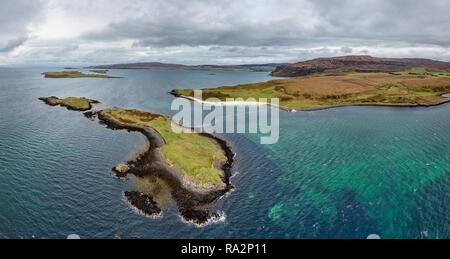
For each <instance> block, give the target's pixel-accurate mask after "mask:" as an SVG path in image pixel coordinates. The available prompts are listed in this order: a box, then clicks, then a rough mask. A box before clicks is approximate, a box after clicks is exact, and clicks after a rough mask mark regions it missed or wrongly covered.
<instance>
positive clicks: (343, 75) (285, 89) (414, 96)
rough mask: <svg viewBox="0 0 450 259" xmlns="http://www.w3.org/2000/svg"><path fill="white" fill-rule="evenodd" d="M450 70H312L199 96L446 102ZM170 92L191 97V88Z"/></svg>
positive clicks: (308, 105)
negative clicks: (329, 71)
mask: <svg viewBox="0 0 450 259" xmlns="http://www.w3.org/2000/svg"><path fill="white" fill-rule="evenodd" d="M447 92H450V73H448V72H447V71H432V72H430V71H428V70H427V69H425V68H414V69H411V70H407V71H400V72H389V73H383V72H378V73H367V72H366V73H360V72H356V71H352V72H339V73H315V74H312V75H307V76H298V77H293V78H289V79H280V80H272V81H268V82H263V83H255V84H243V85H237V86H223V87H218V88H210V89H203V99H204V100H205V99H207V98H210V97H216V98H218V99H220V100H222V101H225V100H226V98H244V100H245V99H247V98H250V97H253V98H279V99H280V106H283V107H286V108H290V109H304V110H308V109H323V108H327V107H334V106H342V105H388V106H431V105H437V104H441V103H444V102H448V101H449V99H448V98H444V97H442V96H440V95H442V94H444V93H447ZM174 93H176V94H179V95H182V96H188V97H193V90H175V91H174Z"/></svg>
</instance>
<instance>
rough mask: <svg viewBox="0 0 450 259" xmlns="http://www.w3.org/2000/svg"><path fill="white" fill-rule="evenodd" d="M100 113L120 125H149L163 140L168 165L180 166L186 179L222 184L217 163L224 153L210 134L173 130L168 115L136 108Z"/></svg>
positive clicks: (220, 164) (224, 160) (219, 163)
mask: <svg viewBox="0 0 450 259" xmlns="http://www.w3.org/2000/svg"><path fill="white" fill-rule="evenodd" d="M101 113H102V115H103V116H105V117H106V118H107V119H109V120H113V121H115V122H117V123H120V124H122V125H128V126H139V127H151V128H153V129H155V130H156V131H157V132H158V133H159V134H161V136H162V137H163V139H164V141H165V143H166V144H165V145H164V146H163V147H162V152H163V153H164V155H165V157H166V158H167V162H168V163H169V165H170V166H172V165H175V166H177V167H178V168H180V169H182V170H183V171H184V172H185V173H186V176H187V178H188V179H190V180H192V181H195V182H198V183H202V184H217V185H221V184H222V177H223V172H222V171H221V170H220V167H221V166H222V165H223V164H225V163H226V161H227V157H226V156H225V154H224V153H223V151H222V150H221V149H220V148H219V147H217V146H216V145H215V144H214V143H213V142H211V140H210V139H209V138H206V137H203V136H200V135H198V134H190V133H181V134H176V133H174V132H173V131H172V129H171V123H170V120H169V118H167V117H166V116H165V115H162V114H153V113H148V112H142V111H139V110H133V109H131V110H103V111H101Z"/></svg>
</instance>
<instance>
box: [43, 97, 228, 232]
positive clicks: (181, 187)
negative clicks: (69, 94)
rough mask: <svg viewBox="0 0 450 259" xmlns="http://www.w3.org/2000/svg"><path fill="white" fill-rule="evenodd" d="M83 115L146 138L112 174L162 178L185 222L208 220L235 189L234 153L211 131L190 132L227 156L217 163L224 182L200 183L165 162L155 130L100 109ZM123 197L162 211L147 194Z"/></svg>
mask: <svg viewBox="0 0 450 259" xmlns="http://www.w3.org/2000/svg"><path fill="white" fill-rule="evenodd" d="M44 101H45V100H44ZM46 103H47V102H46ZM47 104H48V103H47ZM83 114H84V116H85V117H87V118H89V119H91V120H93V121H94V120H96V119H97V120H98V122H99V123H100V124H102V125H105V126H106V127H107V128H109V129H113V130H128V131H130V132H139V133H141V134H142V135H144V136H145V138H146V139H147V141H148V143H149V145H148V147H147V148H146V150H144V151H143V152H142V153H141V154H139V155H137V156H136V158H135V159H133V160H131V161H128V162H127V163H126V164H122V165H119V166H116V167H114V168H112V172H113V173H114V174H115V176H117V177H119V178H124V177H127V176H128V175H133V176H135V177H138V178H141V179H143V178H144V177H149V176H151V177H157V178H158V179H160V180H162V181H164V183H165V184H166V185H167V186H168V187H169V192H170V194H171V198H172V199H173V200H174V201H175V203H176V205H177V207H178V211H179V213H180V215H181V216H182V217H183V218H184V220H186V221H188V222H194V223H196V224H200V225H201V224H204V223H207V222H208V220H209V219H211V218H217V217H218V216H219V215H218V213H217V212H215V210H214V207H215V204H216V201H218V200H219V198H220V197H222V196H223V195H225V194H226V193H227V192H229V191H230V190H232V189H234V187H233V186H232V185H231V183H230V178H231V175H232V167H233V163H234V153H233V151H232V148H231V145H230V143H228V142H227V141H226V140H224V139H223V138H221V137H219V136H216V135H213V134H209V133H193V134H199V135H201V136H203V137H207V138H209V139H210V140H211V141H212V142H214V143H215V144H216V145H217V146H218V147H219V148H220V149H221V150H222V151H223V152H224V154H225V156H226V158H227V161H226V162H225V163H224V164H221V165H220V166H221V171H222V172H223V176H222V177H221V179H222V182H223V185H217V184H201V183H196V182H193V181H192V180H189V179H187V178H186V177H185V173H184V172H183V171H182V170H181V169H179V168H178V167H176V166H173V165H171V164H170V163H168V161H167V159H166V157H165V156H164V154H163V153H162V150H161V147H163V146H164V145H165V144H166V143H165V141H164V139H163V137H162V136H161V135H160V134H159V132H157V131H156V130H155V129H153V128H151V127H140V126H130V125H126V124H121V123H118V122H117V121H115V120H111V119H109V118H108V117H107V116H105V115H104V114H103V112H102V110H100V111H96V110H89V111H86V112H84V113H83ZM124 196H125V197H126V199H127V200H128V202H129V203H130V204H131V205H132V206H134V207H135V208H137V209H138V210H139V211H140V212H141V213H143V214H145V215H149V216H150V215H155V214H160V213H161V208H160V207H159V206H158V204H157V203H156V202H155V199H154V197H152V196H151V195H150V194H147V193H141V192H137V191H128V192H125V193H124Z"/></svg>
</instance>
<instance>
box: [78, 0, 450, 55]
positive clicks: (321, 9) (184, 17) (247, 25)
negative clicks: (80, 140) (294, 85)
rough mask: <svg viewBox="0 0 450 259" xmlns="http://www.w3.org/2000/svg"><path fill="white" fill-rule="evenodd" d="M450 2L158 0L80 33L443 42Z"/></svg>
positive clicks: (270, 41) (230, 42)
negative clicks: (143, 11) (134, 13)
mask: <svg viewBox="0 0 450 259" xmlns="http://www.w3.org/2000/svg"><path fill="white" fill-rule="evenodd" d="M264 5H266V6H267V10H265V11H266V12H265V13H264V12H261V13H259V14H258V13H257V12H258V10H260V9H258V6H264ZM271 8H272V10H273V12H270V9H271ZM279 10H283V12H281V13H280V12H279ZM448 10H450V1H445V0H443V1H439V0H436V1H419V0H396V1H390V0H389V1H388V0H384V1H357V0H353V1H350V0H339V1H338V0H330V1H261V2H255V1H239V2H234V1H193V2H191V1H189V4H188V3H187V2H186V1H165V2H159V1H157V3H154V4H149V5H148V10H147V12H146V14H147V15H143V16H139V17H134V18H130V19H127V20H124V21H121V22H117V23H111V24H109V25H108V27H107V28H106V30H102V31H93V32H90V33H88V34H86V35H85V36H84V38H85V39H91V40H117V39H134V40H135V44H134V46H135V47H145V46H151V47H168V46H181V45H187V46H200V45H205V46H208V45H223V46H311V45H314V44H317V43H320V44H324V43H331V42H334V43H341V42H342V43H348V42H354V43H356V44H368V43H371V44H378V43H379V42H380V41H382V42H386V43H389V42H404V43H407V44H434V45H439V46H444V47H448V46H450V33H448V29H449V28H450V19H448ZM267 11H268V12H267Z"/></svg>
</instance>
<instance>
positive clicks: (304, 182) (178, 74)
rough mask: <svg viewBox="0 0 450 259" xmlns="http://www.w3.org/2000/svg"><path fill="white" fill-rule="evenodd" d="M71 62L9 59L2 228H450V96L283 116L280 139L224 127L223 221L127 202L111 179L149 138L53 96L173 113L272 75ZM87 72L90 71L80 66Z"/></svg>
mask: <svg viewBox="0 0 450 259" xmlns="http://www.w3.org/2000/svg"><path fill="white" fill-rule="evenodd" d="M45 71H62V68H45V69H43V68H33V69H31V68H30V69H25V68H21V69H13V68H1V69H0V93H1V94H0V112H1V115H0V238H65V237H66V236H67V235H69V234H77V235H79V236H80V237H81V238H363V239H364V238H367V236H368V235H370V234H377V235H379V236H381V238H415V239H416V238H417V239H418V238H431V239H434V238H450V228H449V214H450V196H449V194H450V177H449V176H450V104H444V105H440V106H435V107H430V108H389V107H343V108H336V109H329V110H323V111H314V112H298V113H286V112H280V140H279V142H278V143H277V144H275V145H260V136H258V135H252V134H224V135H223V137H224V138H226V139H227V140H229V141H230V143H231V144H232V145H233V150H234V152H236V153H237V155H236V164H235V168H234V169H233V172H234V176H233V178H232V179H231V181H232V184H233V185H234V186H235V187H236V189H235V190H234V191H233V192H231V193H229V194H228V195H227V196H225V197H223V198H222V199H221V200H220V202H219V204H218V205H217V209H218V210H219V211H220V212H221V214H222V215H223V220H222V221H219V222H216V223H211V224H208V225H206V226H203V227H199V226H197V225H194V224H190V223H185V222H184V221H183V220H182V219H181V218H180V216H179V214H178V212H177V210H176V208H169V209H167V210H165V211H164V212H163V216H162V217H160V218H151V217H146V216H143V215H141V214H139V213H138V212H137V211H136V210H135V209H133V208H132V207H131V206H130V205H129V204H128V203H127V202H126V201H125V199H124V197H123V192H124V191H126V190H130V189H133V188H135V186H134V183H133V181H132V180H131V179H130V180H123V179H118V178H116V177H114V176H112V175H111V173H110V169H111V167H113V166H115V165H117V164H119V163H123V162H126V161H128V160H129V159H131V158H132V157H133V155H134V154H135V153H136V152H137V151H138V150H140V149H142V148H143V146H144V144H145V139H144V137H143V136H141V135H139V134H137V133H129V132H126V131H113V130H110V129H106V128H105V127H104V126H101V125H99V124H98V123H97V122H92V121H90V120H88V119H86V118H85V117H84V116H83V114H82V113H79V112H74V111H68V110H66V109H64V108H61V107H50V106H47V105H45V104H44V103H43V102H41V101H39V100H38V98H39V97H42V96H52V95H55V96H58V97H69V96H77V97H87V98H91V99H96V100H99V101H101V102H102V103H103V104H102V107H111V106H118V107H122V108H136V109H140V110H144V111H148V112H156V113H164V114H167V115H173V114H174V113H175V111H171V110H170V104H171V101H172V100H173V98H174V97H173V96H171V95H169V94H167V92H168V91H170V90H172V89H201V88H210V87H217V86H223V85H235V84H242V83H254V82H261V81H267V80H270V79H273V78H271V77H270V76H269V75H268V74H267V73H262V72H261V73H260V72H214V73H211V72H210V71H154V70H110V72H109V74H110V75H116V76H121V77H123V78H120V79H100V78H98V79H97V78H78V79H49V78H43V76H42V75H41V74H40V73H42V72H45ZM81 71H83V70H81Z"/></svg>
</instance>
